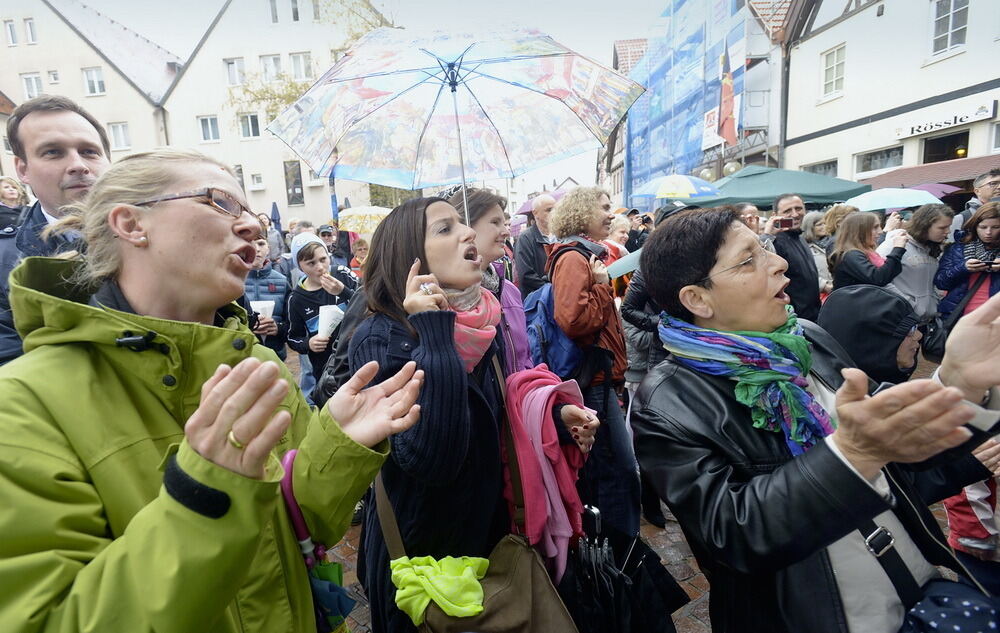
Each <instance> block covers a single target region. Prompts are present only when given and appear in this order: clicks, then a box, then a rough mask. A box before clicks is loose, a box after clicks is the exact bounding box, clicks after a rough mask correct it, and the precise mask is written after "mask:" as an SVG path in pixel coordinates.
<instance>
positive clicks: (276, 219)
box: [271, 202, 281, 233]
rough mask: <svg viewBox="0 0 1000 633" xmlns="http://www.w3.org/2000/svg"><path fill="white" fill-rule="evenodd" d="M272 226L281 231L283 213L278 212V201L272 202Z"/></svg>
mask: <svg viewBox="0 0 1000 633" xmlns="http://www.w3.org/2000/svg"><path fill="white" fill-rule="evenodd" d="M271 226H273V227H274V230H275V231H277V232H278V233H281V214H280V213H278V203H277V202H272V203H271Z"/></svg>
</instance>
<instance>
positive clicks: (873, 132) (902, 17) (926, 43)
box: [785, 0, 1000, 179]
mask: <svg viewBox="0 0 1000 633" xmlns="http://www.w3.org/2000/svg"><path fill="white" fill-rule="evenodd" d="M827 5H831V6H832V5H836V6H837V7H840V10H841V11H842V10H843V2H839V1H838V2H833V1H832V0H826V2H824V7H823V8H824V10H825V11H821V12H820V14H819V19H818V20H817V23H816V25H815V26H814V33H815V31H817V30H819V29H820V28H821V27H822V26H823V25H824V22H826V23H829V22H830V21H831V20H834V19H836V18H838V17H839V12H833V11H832V10H830V7H829V6H827ZM879 6H883V7H884V8H883V15H881V16H879V15H878V7H879ZM933 8H934V3H933V2H930V1H929V0H885V2H881V3H876V4H874V5H872V6H870V7H868V8H866V9H865V10H863V11H860V12H859V13H857V14H855V15H853V16H850V17H849V18H847V19H844V20H843V21H841V22H839V23H836V24H833V25H832V26H829V27H828V28H827V29H826V30H823V31H821V32H819V33H815V34H814V35H812V36H811V37H809V38H807V39H805V40H804V41H801V42H799V43H798V44H797V45H796V46H794V47H793V48H792V49H791V51H790V57H791V60H790V74H789V100H788V128H787V135H786V139H788V140H793V141H794V139H796V138H797V137H800V136H803V135H806V134H810V133H813V132H817V131H820V130H824V129H827V128H830V127H832V126H836V125H840V124H844V123H847V122H850V121H854V120H857V119H860V118H863V117H865V116H869V115H872V114H875V113H878V112H882V111H885V110H890V109H892V108H896V107H901V106H906V105H908V104H912V103H914V102H918V101H920V100H922V99H927V98H930V97H934V96H937V95H941V94H943V93H948V92H951V91H955V90H960V89H963V88H966V87H968V86H971V85H974V84H979V83H982V82H986V81H989V80H995V79H997V78H998V77H1000V71H997V70H996V59H997V56H998V54H1000V2H997V1H996V0H971V1H970V3H969V18H968V27H967V38H966V45H965V46H964V47H961V48H957V49H955V50H953V51H950V52H947V53H943V54H939V55H937V56H934V55H932V48H931V40H932V38H931V35H932V11H933ZM840 44H846V56H845V71H844V88H843V91H842V92H841V94H840V95H838V96H833V97H827V98H825V99H824V98H823V97H822V76H823V60H822V54H823V53H825V52H827V51H829V50H831V49H833V48H835V47H837V46H839V45H840ZM996 99H1000V88H998V89H991V90H989V91H986V92H980V93H978V94H975V95H969V96H965V97H961V98H956V99H954V100H950V101H949V102H946V103H940V104H935V105H932V106H928V107H924V108H920V109H917V110H912V111H910V112H906V113H903V114H900V115H898V116H894V117H891V118H887V119H883V120H879V121H876V122H872V123H867V124H862V125H858V126H855V127H851V128H850V129H846V130H843V131H839V132H833V133H829V134H826V135H824V136H822V137H819V138H816V139H813V140H809V141H805V142H801V143H794V144H792V145H788V146H787V147H786V149H785V166H786V167H788V168H790V169H798V168H801V167H802V166H805V165H810V164H813V163H818V162H825V161H828V160H833V159H837V161H838V175H839V176H840V177H842V178H849V179H855V178H858V177H870V176H872V175H875V174H876V173H879V172H867V173H864V174H862V175H861V176H859V175H858V174H859V172H858V171H857V169H856V168H857V165H856V161H855V156H856V155H857V154H859V153H864V152H869V151H872V150H878V149H883V148H889V147H893V146H897V145H902V146H903V163H902V166H904V167H905V166H912V165H917V164H921V163H922V162H923V149H924V140H925V139H927V138H933V137H937V136H941V135H944V134H952V133H955V132H960V131H963V130H969V145H968V154H967V156H968V157H975V156H983V155H986V154H989V153H991V152H992V151H993V148H992V140H993V139H992V133H993V124H994V122H995V120H996V119H995V118H994V119H991V120H983V121H978V122H975V123H967V124H964V125H958V126H953V127H950V128H947V129H940V130H936V131H934V132H931V133H926V134H921V135H917V136H913V137H909V138H905V139H899V138H897V134H896V129H897V128H899V127H903V126H907V127H908V126H910V125H913V124H917V123H919V122H921V121H935V120H939V119H947V118H949V117H950V116H951V114H952V113H955V112H960V111H963V110H967V109H969V108H970V107H973V106H975V105H977V104H980V103H992V102H993V101H994V100H996Z"/></svg>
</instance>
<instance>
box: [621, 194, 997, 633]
mask: <svg viewBox="0 0 1000 633" xmlns="http://www.w3.org/2000/svg"><path fill="white" fill-rule="evenodd" d="M769 246H770V244H767V243H761V242H760V241H759V238H758V236H757V235H756V234H754V233H753V232H752V231H751V230H750V229H749V228H747V227H746V226H745V225H744V224H742V223H741V222H739V219H738V216H737V215H736V213H735V212H733V211H732V210H727V209H710V210H704V211H698V212H686V213H682V214H678V215H677V216H675V217H673V218H671V219H670V220H668V221H667V222H666V223H665V224H664V225H663V226H662V227H660V228H659V229H657V230H656V231H654V232H653V235H651V236H650V238H649V240H648V241H647V242H646V245H645V247H644V249H643V257H642V268H643V271H644V272H645V273H646V274H648V275H649V276H648V277H647V284H648V287H649V289H650V293H651V294H652V296H653V298H654V299H655V300H656V302H657V303H658V304H659V305H661V306H663V308H664V310H665V312H664V313H663V315H662V318H661V322H660V324H659V328H658V330H659V335H660V340H661V341H662V342H663V344H664V346H665V347H667V348H668V350H669V351H670V352H671V357H670V358H669V359H668V360H667V361H666V362H663V363H660V364H659V365H658V366H657V367H656V368H654V369H651V370H650V373H649V374H648V375H647V377H646V379H645V380H644V381H643V383H642V385H641V386H640V387H639V391H638V393H637V395H636V401H635V405H634V407H633V412H632V416H633V424H632V425H633V428H634V429H635V447H636V454H637V456H638V459H639V463H640V464H641V465H642V466H643V467H644V469H645V471H646V472H647V473H648V475H649V478H650V480H651V481H652V482H653V485H654V486H655V488H656V490H657V492H658V493H659V494H660V496H661V497H662V498H663V499H664V500H665V501H666V503H667V505H668V506H669V507H670V509H671V511H672V512H673V515H674V516H675V517H676V518H677V520H678V521H679V523H680V525H681V527H682V528H683V530H684V534H685V535H686V537H687V540H688V543H689V545H690V546H691V550H692V551H693V552H694V554H695V556H696V557H697V559H698V564H699V566H700V567H701V569H702V570H703V571H704V572H705V576H706V577H707V578H709V579H710V583H711V594H710V595H711V598H710V605H709V612H710V615H711V620H712V630H713V631H714V632H715V633H751V632H752V633H756V632H758V631H768V632H769V633H792V632H795V633H798V632H800V631H809V632H810V633H847V632H848V631H864V632H865V633H895V632H896V631H898V630H899V629H900V626H901V624H902V620H903V617H904V615H905V614H906V612H907V608H908V606H909V604H904V601H903V599H901V598H900V596H899V594H898V593H897V592H896V590H895V588H894V584H893V582H892V581H891V580H890V576H889V575H888V573H887V572H886V571H885V569H884V568H883V562H884V561H897V560H898V562H899V565H900V566H902V568H903V569H905V570H906V571H907V573H909V574H910V575H912V576H913V579H912V580H913V582H915V583H916V584H917V587H918V588H919V587H921V586H923V585H924V583H925V582H926V581H927V580H929V579H932V578H937V577H939V573H938V571H937V569H936V568H935V565H947V566H950V567H951V568H953V569H956V570H958V573H961V574H963V575H964V574H965V570H964V568H963V567H962V565H961V564H960V563H959V562H958V561H957V559H955V557H954V556H953V554H952V552H951V550H950V549H949V548H948V547H947V545H946V544H945V542H944V538H943V535H942V534H941V531H940V529H939V528H938V527H937V524H936V522H935V521H934V518H933V516H932V515H931V514H930V512H929V511H928V510H927V506H928V504H929V503H930V502H933V501H936V500H940V499H942V498H944V497H947V496H949V495H950V494H954V493H955V492H957V491H958V490H959V489H960V488H961V487H962V486H963V485H965V484H967V483H971V482H974V481H979V480H982V479H983V478H985V477H988V476H990V470H988V469H987V468H986V467H984V465H983V464H982V463H980V462H979V461H978V460H977V459H976V458H975V457H973V456H972V455H970V454H969V451H971V450H972V448H974V447H976V446H978V445H979V444H981V443H982V442H983V440H984V439H985V436H986V435H987V433H984V432H983V431H987V432H990V431H993V430H994V429H993V428H992V427H993V426H994V423H995V414H992V413H991V412H989V411H985V410H983V409H982V407H980V406H978V404H977V403H980V402H983V401H984V395H987V398H985V400H986V403H987V405H988V406H989V407H990V408H997V407H1000V392H998V390H997V389H995V388H994V386H995V385H997V384H1000V363H997V362H996V358H997V353H998V352H1000V328H998V327H997V326H996V325H995V323H994V322H995V321H996V320H997V319H1000V298H997V297H994V298H993V299H992V300H990V301H989V302H987V303H986V304H984V305H983V307H981V308H980V310H979V311H977V312H976V313H973V315H970V317H968V318H966V319H964V320H963V321H961V322H959V324H958V326H957V327H956V328H955V330H954V331H953V332H952V335H951V339H950V340H949V346H948V353H947V355H946V357H945V359H944V362H943V363H942V366H941V370H940V373H939V377H940V380H915V381H910V382H907V383H904V384H901V385H897V386H895V387H888V388H886V389H884V390H882V391H880V392H879V393H876V394H875V395H869V392H870V391H871V390H873V389H874V385H873V384H870V383H869V381H868V380H867V379H866V376H865V375H864V373H863V372H861V371H859V370H858V369H854V368H852V365H853V363H852V362H851V359H850V358H849V357H848V355H847V354H846V353H845V352H844V351H843V349H842V348H841V347H840V346H839V345H838V344H837V343H836V341H835V340H833V338H832V337H831V336H830V335H829V334H828V333H827V332H825V331H824V330H823V329H821V328H820V327H819V326H817V325H815V324H813V323H810V322H808V321H804V320H803V321H799V320H798V319H797V317H796V316H795V314H794V312H793V311H792V310H791V309H790V307H789V298H788V295H787V293H786V292H785V288H787V286H788V278H787V277H786V276H785V271H786V270H787V263H786V262H785V260H783V259H782V258H781V257H778V256H776V255H775V254H774V253H773V251H771V250H770V249H769ZM666 271H669V274H666ZM945 385H950V387H946V386H945ZM963 397H964V398H965V400H967V402H963ZM966 423H968V424H977V425H979V426H978V427H976V429H971V428H970V427H968V426H963V425H964V424H966ZM977 429H981V430H977ZM949 449H952V450H950V451H949ZM944 451H949V452H948V454H947V455H942V456H941V458H940V459H938V460H934V459H932V458H934V457H935V456H936V455H938V454H940V453H942V452H944ZM889 533H891V538H890V537H889V536H888V534H889ZM866 545H867V546H868V547H866ZM869 547H870V548H871V551H869V549H868V548H869ZM876 552H877V553H878V555H875V553H876ZM886 557H888V558H886ZM887 564H888V563H887Z"/></svg>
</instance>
